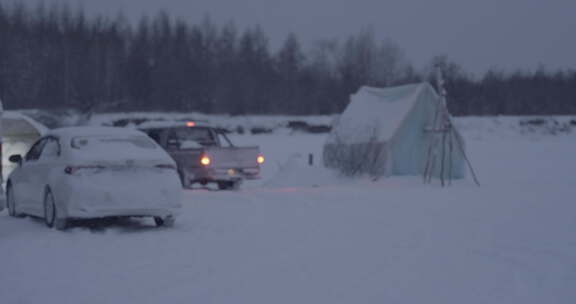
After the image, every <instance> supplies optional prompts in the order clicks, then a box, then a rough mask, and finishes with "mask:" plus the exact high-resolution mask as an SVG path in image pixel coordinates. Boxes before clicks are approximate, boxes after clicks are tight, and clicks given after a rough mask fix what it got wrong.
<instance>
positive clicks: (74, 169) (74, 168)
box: [64, 166, 104, 175]
mask: <svg viewBox="0 0 576 304" xmlns="http://www.w3.org/2000/svg"><path fill="white" fill-rule="evenodd" d="M101 169H104V166H67V167H66V168H64V173H66V174H70V175H73V174H75V173H76V172H78V171H80V170H101Z"/></svg>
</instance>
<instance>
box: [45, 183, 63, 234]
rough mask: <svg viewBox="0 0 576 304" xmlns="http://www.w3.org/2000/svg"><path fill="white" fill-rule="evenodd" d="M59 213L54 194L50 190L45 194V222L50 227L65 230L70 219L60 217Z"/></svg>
mask: <svg viewBox="0 0 576 304" xmlns="http://www.w3.org/2000/svg"><path fill="white" fill-rule="evenodd" d="M58 214H59V212H58V208H57V206H56V203H55V202H54V195H53V194H52V191H50V190H48V191H46V195H45V196H44V222H45V223H46V226H48V228H56V229H58V230H65V229H66V228H68V220H67V219H66V218H59V217H58Z"/></svg>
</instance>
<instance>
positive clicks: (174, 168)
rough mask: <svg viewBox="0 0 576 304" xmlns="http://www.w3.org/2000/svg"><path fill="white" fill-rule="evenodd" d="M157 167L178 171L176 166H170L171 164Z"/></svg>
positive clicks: (157, 166)
mask: <svg viewBox="0 0 576 304" xmlns="http://www.w3.org/2000/svg"><path fill="white" fill-rule="evenodd" d="M155 167H156V168H160V169H171V170H176V166H174V165H170V164H161V165H156V166H155Z"/></svg>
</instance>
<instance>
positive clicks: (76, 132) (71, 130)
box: [47, 127, 145, 137]
mask: <svg viewBox="0 0 576 304" xmlns="http://www.w3.org/2000/svg"><path fill="white" fill-rule="evenodd" d="M47 135H54V136H59V137H74V136H94V135H124V136H126V135H145V134H143V133H142V132H140V131H138V130H136V129H130V128H116V127H66V128H58V129H53V130H50V131H49V132H48V133H47Z"/></svg>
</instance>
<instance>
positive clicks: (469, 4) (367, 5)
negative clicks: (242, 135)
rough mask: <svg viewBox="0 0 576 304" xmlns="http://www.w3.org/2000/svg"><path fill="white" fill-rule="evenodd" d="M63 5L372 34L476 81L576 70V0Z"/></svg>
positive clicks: (277, 31) (175, 0)
mask: <svg viewBox="0 0 576 304" xmlns="http://www.w3.org/2000/svg"><path fill="white" fill-rule="evenodd" d="M0 1H3V2H10V1H6V0H0ZM39 1H41V0H25V2H26V3H29V4H33V3H36V2H39ZM57 1H60V2H62V1H68V2H70V3H71V4H72V7H75V6H78V5H81V6H82V7H84V9H85V10H86V11H88V12H93V13H104V14H110V15H116V14H117V12H119V11H122V12H123V13H124V14H125V15H126V16H127V17H128V18H129V19H130V20H132V21H135V20H137V19H138V18H139V17H140V16H142V15H154V14H156V12H157V11H159V10H161V9H164V10H166V11H168V12H169V13H171V14H172V15H173V16H177V17H182V18H186V19H187V20H189V21H190V22H191V23H195V22H199V21H200V20H201V19H202V18H203V16H205V15H207V14H209V15H210V16H211V18H212V19H213V21H214V22H216V23H224V22H227V21H230V20H232V21H234V22H235V23H236V24H237V25H238V26H239V27H241V28H243V27H246V26H251V25H255V24H260V25H261V26H262V28H263V29H264V30H265V31H266V32H267V33H268V35H269V37H270V39H271V44H272V46H278V45H280V44H281V43H282V41H283V40H284V38H285V37H286V35H287V34H288V33H289V32H294V33H296V34H298V36H299V37H300V38H301V40H302V42H303V43H304V45H305V46H306V45H309V43H310V42H312V41H315V40H318V39H323V38H340V39H344V38H346V37H348V36H349V35H350V34H353V33H357V32H358V31H360V30H361V29H362V28H366V27H367V26H371V27H372V28H373V29H374V31H375V33H376V34H377V36H378V37H381V38H391V39H392V40H393V41H396V42H397V43H398V44H399V45H400V47H401V48H403V49H404V51H405V53H406V55H407V57H408V58H409V59H410V60H411V61H412V62H413V63H414V64H415V65H416V66H417V67H422V66H423V65H425V64H426V63H427V62H428V61H429V60H430V58H431V57H433V56H434V55H438V54H446V55H448V56H449V57H450V58H451V59H452V60H453V61H455V62H457V63H459V64H461V65H463V66H464V67H465V68H466V69H467V70H469V71H472V72H475V73H483V72H485V71H486V70H487V69H488V68H490V67H499V68H504V69H516V68H522V69H534V68H536V67H537V66H538V65H540V64H543V65H545V66H547V67H548V68H551V69H556V68H571V69H575V68H576V39H575V36H576V35H575V34H574V31H575V29H576V1H574V0H550V1H542V0H482V1H479V0H476V1H467V0H435V1H424V0H390V1H384V0H355V1H337V0H336V1H335V0H292V1H274V0H194V1H193V0H161V1H160V0H97V1H96V0H44V2H45V3H51V2H57Z"/></svg>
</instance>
